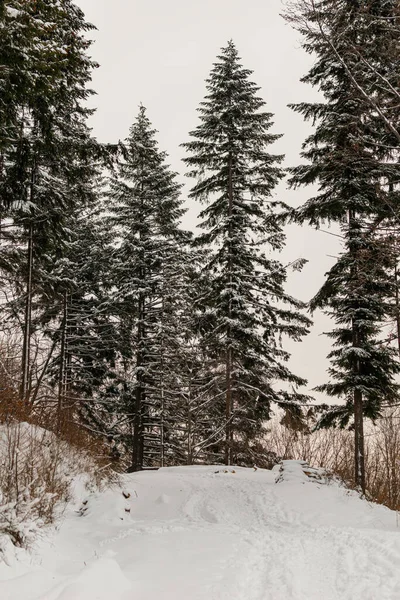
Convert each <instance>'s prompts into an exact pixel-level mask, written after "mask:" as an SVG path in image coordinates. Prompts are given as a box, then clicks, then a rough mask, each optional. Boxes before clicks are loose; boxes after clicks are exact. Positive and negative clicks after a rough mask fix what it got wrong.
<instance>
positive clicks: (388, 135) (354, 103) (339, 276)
mask: <svg viewBox="0 0 400 600" xmlns="http://www.w3.org/2000/svg"><path fill="white" fill-rule="evenodd" d="M304 6H306V10H305V11H304V12H303V8H304ZM396 10H397V9H396V8H395V6H394V3H392V2H390V1H389V2H386V1H384V0H382V2H380V1H377V2H373V3H364V2H354V1H350V0H347V1H345V2H338V1H337V0H321V1H319V2H315V3H312V4H311V6H309V4H308V3H305V5H304V4H299V7H298V11H299V12H298V17H299V19H298V21H297V22H300V23H301V26H300V29H301V31H302V33H303V35H304V38H305V41H304V47H305V49H306V50H307V51H308V52H310V53H315V54H316V55H317V60H316V62H315V64H314V65H313V67H312V68H311V70H310V71H309V73H308V74H307V75H306V76H305V77H304V78H303V81H304V82H306V83H310V84H311V85H313V86H316V87H318V88H319V89H320V91H321V92H322V93H323V95H324V100H325V101H324V102H323V103H320V102H319V103H301V104H298V105H295V106H294V107H293V108H294V109H295V110H296V111H297V112H299V113H301V114H302V115H303V116H304V117H305V118H306V119H311V120H312V121H313V123H314V125H316V128H315V132H314V133H313V134H312V135H311V136H310V137H309V138H307V140H306V141H305V143H304V146H303V152H302V156H303V158H305V159H306V160H307V163H306V164H304V165H301V166H299V167H297V168H295V169H293V170H292V179H291V184H292V186H295V187H297V186H299V185H308V184H312V183H318V186H319V188H318V193H317V195H316V196H314V197H312V198H310V199H309V200H308V202H306V203H305V204H304V205H303V206H302V207H300V208H299V209H297V210H296V211H295V213H294V218H295V220H296V221H297V222H299V223H304V222H308V223H310V224H311V225H315V226H317V227H318V226H319V225H320V224H321V223H323V222H333V223H338V224H340V226H341V229H342V235H343V251H342V254H341V256H340V257H339V259H338V261H337V263H336V264H335V265H334V266H333V267H332V269H331V270H330V272H329V273H328V275H327V279H326V282H325V284H324V286H323V287H322V289H321V291H320V292H319V293H318V294H317V296H316V298H315V299H314V300H313V302H312V306H313V307H316V308H323V309H327V310H328V311H329V312H330V313H331V314H333V316H334V318H335V320H336V322H337V324H338V328H337V329H335V330H334V331H333V332H332V333H331V334H329V335H330V336H331V337H332V338H333V339H334V340H335V343H334V350H333V351H332V352H331V354H330V358H331V359H332V368H331V369H330V375H331V377H332V379H333V381H331V382H329V383H328V384H326V385H322V386H320V388H319V389H320V390H321V391H324V392H326V393H328V394H329V395H332V396H336V397H339V398H342V399H344V400H345V404H344V405H340V406H338V407H334V408H330V409H328V410H327V412H326V414H325V415H324V416H323V418H322V421H321V424H332V423H334V422H339V423H340V424H342V425H345V424H347V423H348V422H349V420H350V419H352V420H353V423H354V425H353V426H354V430H355V481H356V484H357V485H359V486H361V488H362V489H363V490H365V465H364V441H363V417H364V416H368V417H371V418H372V419H374V418H376V417H377V416H378V415H379V411H380V409H381V406H382V404H383V403H384V402H386V401H388V402H390V401H393V399H394V398H395V395H396V392H397V386H396V385H395V383H394V375H395V374H396V373H398V372H399V365H398V363H397V362H396V361H395V359H394V356H393V352H392V350H391V349H390V348H388V347H387V346H386V345H385V344H383V343H382V341H381V340H380V339H379V330H380V327H381V325H382V323H383V321H384V320H385V318H387V316H388V315H389V314H390V312H391V309H390V298H391V297H392V298H393V296H394V283H395V282H394V278H393V269H394V255H393V252H390V251H388V245H387V244H385V243H383V241H382V239H381V236H379V235H378V234H377V228H378V225H379V224H380V223H382V222H384V220H385V219H387V218H393V217H394V216H396V214H398V208H397V206H398V194H397V193H396V191H395V190H394V187H393V185H392V182H394V181H399V175H400V169H399V164H398V162H397V161H394V160H393V151H395V148H394V147H393V143H394V142H395V140H394V139H393V132H392V131H391V130H390V128H387V127H386V124H385V121H384V120H383V119H382V118H381V115H379V111H377V110H376V106H377V104H376V103H377V102H379V104H380V105H381V106H382V107H385V109H386V108H387V107H388V106H389V104H390V103H388V102H386V100H385V98H384V97H383V96H382V85H381V84H380V83H379V77H376V76H375V72H374V70H371V65H373V67H374V68H375V69H378V70H379V72H380V73H381V74H383V73H386V74H388V73H390V72H391V69H392V66H393V65H392V64H389V62H390V63H392V61H393V54H392V53H387V52H386V50H385V47H386V46H387V44H386V40H385V39H382V27H383V28H384V29H385V30H386V29H387V27H388V26H389V23H390V19H395V18H396V17H395V13H396ZM320 19H323V24H324V26H323V27H319V26H317V27H313V25H314V24H315V23H321V21H320ZM307 24H309V25H310V26H307ZM379 32H380V33H379ZM393 39H394V38H393ZM397 43H398V42H397ZM392 75H393V74H391V75H390V76H391V77H392ZM371 100H372V102H371Z"/></svg>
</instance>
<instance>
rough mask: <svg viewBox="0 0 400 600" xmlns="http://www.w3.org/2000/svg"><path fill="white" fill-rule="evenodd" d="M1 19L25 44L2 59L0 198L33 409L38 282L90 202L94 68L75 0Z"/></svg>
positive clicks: (24, 381)
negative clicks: (71, 219)
mask: <svg viewBox="0 0 400 600" xmlns="http://www.w3.org/2000/svg"><path fill="white" fill-rule="evenodd" d="M3 4H4V3H3ZM3 8H4V7H3ZM1 16H2V17H3V18H4V19H5V22H6V23H7V24H8V25H9V27H10V29H11V32H14V31H15V32H16V34H17V35H16V40H17V42H18V43H20V44H21V46H19V47H18V51H14V53H13V54H12V55H11V56H9V55H7V54H6V55H4V54H3V56H2V60H3V59H4V65H3V66H4V67H5V70H4V72H5V74H6V77H5V79H4V86H5V90H6V91H7V93H9V95H10V98H9V100H10V106H11V107H12V108H11V109H10V110H9V111H8V114H6V117H5V118H4V119H3V121H4V122H5V123H6V127H7V131H9V133H11V136H10V137H9V138H7V139H8V141H7V139H6V140H5V142H4V144H2V148H3V157H2V161H3V172H2V177H1V180H0V186H1V187H0V193H1V197H2V206H3V207H4V209H7V211H8V212H7V213H6V214H5V216H7V217H8V218H9V219H10V220H11V223H12V225H13V231H15V232H16V234H17V235H16V236H14V237H13V238H12V240H11V241H12V242H13V246H12V248H13V249H16V250H17V256H15V254H14V255H12V256H11V260H8V257H7V253H8V251H9V249H10V245H9V244H8V243H7V244H6V245H5V255H6V256H5V258H4V256H3V259H4V260H3V261H2V266H3V268H4V269H5V270H6V271H9V272H11V275H12V278H13V280H14V281H15V280H17V281H18V286H17V287H18V289H17V295H19V297H20V300H21V303H23V305H24V307H23V313H24V314H23V317H22V319H21V321H22V329H23V344H22V358H21V364H22V366H21V393H20V395H21V399H22V400H24V401H25V402H26V403H27V404H29V396H30V391H31V380H32V365H31V359H32V357H31V338H32V334H33V332H34V321H33V301H34V298H35V295H36V294H38V293H39V289H38V288H40V285H41V281H40V280H38V279H37V277H38V276H39V274H40V273H41V272H43V269H44V268H45V267H44V263H43V261H44V262H45V261H46V256H47V255H48V254H49V253H51V252H52V249H54V247H56V246H58V247H60V246H61V245H62V241H63V238H64V237H66V236H67V234H66V227H67V216H68V215H69V214H70V212H71V211H72V210H73V209H74V207H75V206H76V205H77V204H79V203H83V204H84V203H85V202H86V200H87V193H88V179H90V177H91V174H92V169H91V166H90V159H91V156H90V155H91V151H92V146H93V143H92V141H91V139H90V135H89V130H88V129H87V126H86V118H87V116H88V115H89V114H90V113H91V111H90V110H89V109H88V108H87V107H85V106H84V104H83V103H84V101H85V100H86V99H87V98H88V97H89V95H90V94H91V91H90V89H88V87H87V86H88V82H89V81H90V78H91V71H92V69H93V68H94V67H95V66H96V65H95V63H94V62H93V61H92V60H91V59H90V58H89V57H88V55H87V50H88V48H89V46H90V42H89V41H88V40H87V39H86V37H85V35H86V32H87V31H88V30H90V29H91V28H92V26H91V25H89V24H87V23H86V21H85V19H84V15H83V13H82V11H81V10H80V9H79V8H78V7H77V6H76V5H75V4H74V3H73V2H71V0H51V1H43V0H37V1H35V2H27V1H24V0H20V1H17V0H9V1H6V2H5V11H4V10H3V12H2V13H1ZM21 56H22V57H23V60H21ZM0 120H1V117H0ZM0 126H1V125H0ZM6 142H7V143H6ZM8 227H10V223H8ZM21 241H22V242H24V243H25V249H23V248H22V246H21ZM2 254H4V253H2ZM21 292H22V294H21Z"/></svg>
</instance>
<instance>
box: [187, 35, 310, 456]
mask: <svg viewBox="0 0 400 600" xmlns="http://www.w3.org/2000/svg"><path fill="white" fill-rule="evenodd" d="M250 76H251V71H249V70H248V69H245V68H244V67H243V66H242V65H241V62H240V58H239V56H238V52H237V50H236V47H235V45H234V44H233V42H232V41H230V42H229V43H228V45H227V46H226V47H225V48H223V49H222V51H221V55H220V56H218V60H217V62H216V63H215V64H214V67H213V69H212V71H211V74H210V76H209V78H208V79H207V80H206V82H207V91H208V93H207V95H206V97H205V100H204V101H203V102H202V103H201V104H200V108H199V112H200V124H199V125H198V126H197V128H196V129H195V130H194V131H192V132H191V134H190V135H191V138H192V139H191V141H189V142H188V143H186V144H183V146H184V147H185V148H186V150H187V151H188V153H189V154H190V156H188V158H186V159H185V163H186V165H187V166H188V167H189V173H188V175H189V176H190V177H194V178H196V179H197V182H196V184H195V186H194V187H193V189H192V191H191V192H190V197H191V198H193V199H194V200H197V201H200V202H205V203H206V205H207V206H206V208H205V209H204V210H203V211H202V212H201V213H200V218H201V219H202V222H201V228H202V229H203V230H204V232H203V233H202V234H201V235H200V236H199V237H198V239H197V244H198V245H199V247H201V248H202V249H203V250H204V251H206V259H205V261H204V265H203V277H204V288H205V291H204V294H203V295H202V297H201V298H199V299H198V306H199V307H202V311H203V316H204V318H203V325H202V328H203V332H204V337H205V344H206V345H207V349H208V353H209V356H210V357H212V359H213V361H214V368H213V372H212V374H211V375H212V378H213V381H214V403H215V407H216V408H217V407H218V408H217V412H218V413H219V422H217V423H216V424H215V428H216V429H217V430H218V429H221V425H222V426H223V427H224V429H225V462H226V464H231V462H232V460H233V457H234V450H235V447H234V441H235V443H236V448H237V451H238V452H239V450H238V448H239V447H240V445H243V444H244V443H245V442H246V441H251V440H254V439H256V438H257V436H260V434H261V432H262V424H263V422H264V421H265V420H266V419H268V418H269V415H270V407H271V403H272V402H277V403H279V404H281V405H289V404H293V402H295V401H296V400H297V399H299V398H300V397H301V396H300V395H299V394H298V392H297V391H296V388H297V386H299V385H302V384H304V383H305V381H304V380H303V379H302V378H301V377H297V376H296V375H294V374H293V373H292V372H291V371H290V370H289V368H288V367H287V365H285V362H286V360H287V359H288V354H287V352H286V351H285V350H284V349H283V348H282V347H281V345H280V343H279V340H280V337H281V336H282V335H285V334H286V335H288V336H289V337H292V338H294V339H296V340H299V339H300V338H301V336H302V335H304V334H305V333H306V332H307V327H308V325H309V323H310V321H309V320H308V319H307V318H306V317H305V316H303V315H302V314H301V313H300V312H299V309H301V308H302V307H303V305H302V303H301V302H298V301H297V300H295V299H294V298H292V297H290V296H289V295H287V294H286V293H285V290H284V285H285V281H286V270H285V267H284V266H283V265H282V264H281V263H280V262H279V260H277V259H276V258H275V257H274V254H273V253H274V252H276V251H279V250H281V249H282V247H283V245H284V234H283V231H282V228H281V226H280V224H279V220H278V218H277V209H278V208H280V207H282V206H283V204H282V203H281V202H279V201H277V200H275V199H274V198H273V190H274V188H275V186H276V185H277V183H278V182H279V181H280V179H282V177H283V171H282V169H281V168H280V166H279V165H280V163H281V162H282V160H283V157H282V156H276V155H272V154H269V153H268V151H267V149H268V147H269V146H270V145H271V144H272V143H273V142H274V141H275V140H277V139H278V138H279V137H280V136H279V135H276V134H272V133H270V131H269V130H270V128H271V126H272V121H271V119H272V115H271V114H270V113H268V112H265V111H264V110H263V109H264V106H265V102H264V101H263V100H262V99H261V98H260V97H259V96H258V91H259V88H258V87H257V86H256V85H255V84H254V83H253V82H252V81H251V80H250ZM285 305H286V306H285ZM280 382H285V384H290V385H291V386H292V389H293V391H288V389H287V387H286V388H284V389H279V387H277V385H276V384H277V383H280ZM217 442H218V440H216V444H217Z"/></svg>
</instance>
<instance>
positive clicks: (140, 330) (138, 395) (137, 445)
mask: <svg viewBox="0 0 400 600" xmlns="http://www.w3.org/2000/svg"><path fill="white" fill-rule="evenodd" d="M137 336H138V350H137V354H136V391H135V418H134V431H133V453H132V467H131V469H130V470H131V471H132V472H134V471H141V470H142V469H143V400H144V389H143V341H144V297H143V294H142V293H140V294H139V311H138V327H137Z"/></svg>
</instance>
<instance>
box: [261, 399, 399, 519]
mask: <svg viewBox="0 0 400 600" xmlns="http://www.w3.org/2000/svg"><path fill="white" fill-rule="evenodd" d="M309 425H310V427H309V428H308V431H307V429H306V430H303V431H298V430H297V431H296V430H293V429H290V428H288V427H285V426H284V425H282V424H280V423H278V422H274V423H273V424H271V425H270V426H269V431H268V434H267V436H266V440H265V442H266V448H267V450H268V451H272V452H275V453H276V454H277V455H278V456H279V457H281V458H283V459H295V460H305V461H307V462H308V464H310V465H313V466H318V467H323V468H325V469H327V470H329V471H331V472H332V473H334V474H336V475H338V476H339V477H340V478H341V479H342V480H343V481H344V482H345V483H346V484H347V485H349V486H350V487H352V486H353V482H354V439H353V432H352V431H342V430H337V429H329V430H320V431H316V432H313V433H310V432H309V431H310V430H311V429H312V422H310V423H309ZM365 442H366V456H365V458H366V475H367V492H368V496H369V497H370V498H371V499H372V500H374V501H376V502H379V503H381V504H384V505H385V506H388V507H389V508H391V509H393V510H400V410H399V409H391V410H388V411H386V413H385V414H384V415H383V417H382V418H381V419H379V420H378V421H377V423H376V424H375V425H372V424H369V425H368V426H367V427H366V435H365Z"/></svg>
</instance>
